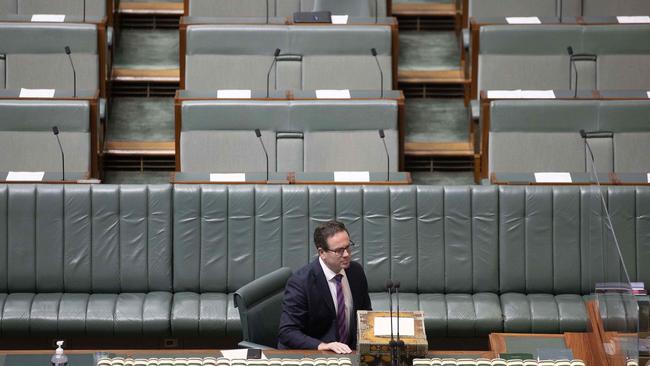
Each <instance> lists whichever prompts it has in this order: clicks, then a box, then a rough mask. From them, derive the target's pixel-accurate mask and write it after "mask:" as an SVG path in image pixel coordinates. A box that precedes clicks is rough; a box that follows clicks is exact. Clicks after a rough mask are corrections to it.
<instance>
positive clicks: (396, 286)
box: [393, 281, 404, 352]
mask: <svg viewBox="0 0 650 366" xmlns="http://www.w3.org/2000/svg"><path fill="white" fill-rule="evenodd" d="M399 285H400V282H399V281H393V288H395V301H396V302H397V347H399V348H398V352H399V350H401V347H404V341H403V340H401V339H400V338H399Z"/></svg>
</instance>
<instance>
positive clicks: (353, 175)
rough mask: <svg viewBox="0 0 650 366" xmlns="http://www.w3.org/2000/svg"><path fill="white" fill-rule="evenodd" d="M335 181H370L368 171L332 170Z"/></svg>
mask: <svg viewBox="0 0 650 366" xmlns="http://www.w3.org/2000/svg"><path fill="white" fill-rule="evenodd" d="M334 181H335V182H370V172H334Z"/></svg>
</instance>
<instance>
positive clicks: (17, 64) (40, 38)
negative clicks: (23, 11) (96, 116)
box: [0, 22, 100, 90]
mask: <svg viewBox="0 0 650 366" xmlns="http://www.w3.org/2000/svg"><path fill="white" fill-rule="evenodd" d="M26 39H29V40H30V41H29V42H25V40H26ZM66 46H68V47H70V49H71V51H72V59H73V60H74V63H75V69H76V73H77V90H97V89H99V88H100V80H99V67H100V66H99V64H100V60H99V51H98V49H99V47H98V36H97V26H96V25H95V24H78V23H75V24H72V23H8V22H7V23H0V54H3V55H5V62H4V67H3V69H2V70H0V74H4V75H6V80H5V82H4V86H3V87H4V88H6V89H20V88H34V89H65V90H72V89H74V79H73V72H72V68H71V66H70V61H69V60H68V56H67V55H66V54H65V52H64V48H65V47H66Z"/></svg>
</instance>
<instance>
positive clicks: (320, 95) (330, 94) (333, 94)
mask: <svg viewBox="0 0 650 366" xmlns="http://www.w3.org/2000/svg"><path fill="white" fill-rule="evenodd" d="M316 98H317V99H350V90H349V89H341V90H334V89H320V90H316Z"/></svg>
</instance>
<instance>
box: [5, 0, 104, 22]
mask: <svg viewBox="0 0 650 366" xmlns="http://www.w3.org/2000/svg"><path fill="white" fill-rule="evenodd" d="M106 1H107V0H47V1H43V0H0V15H10V14H18V15H32V14H64V15H70V16H75V17H79V18H82V17H83V16H84V10H85V16H86V17H98V18H101V17H104V16H107V15H108V14H106V8H107V5H106Z"/></svg>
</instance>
